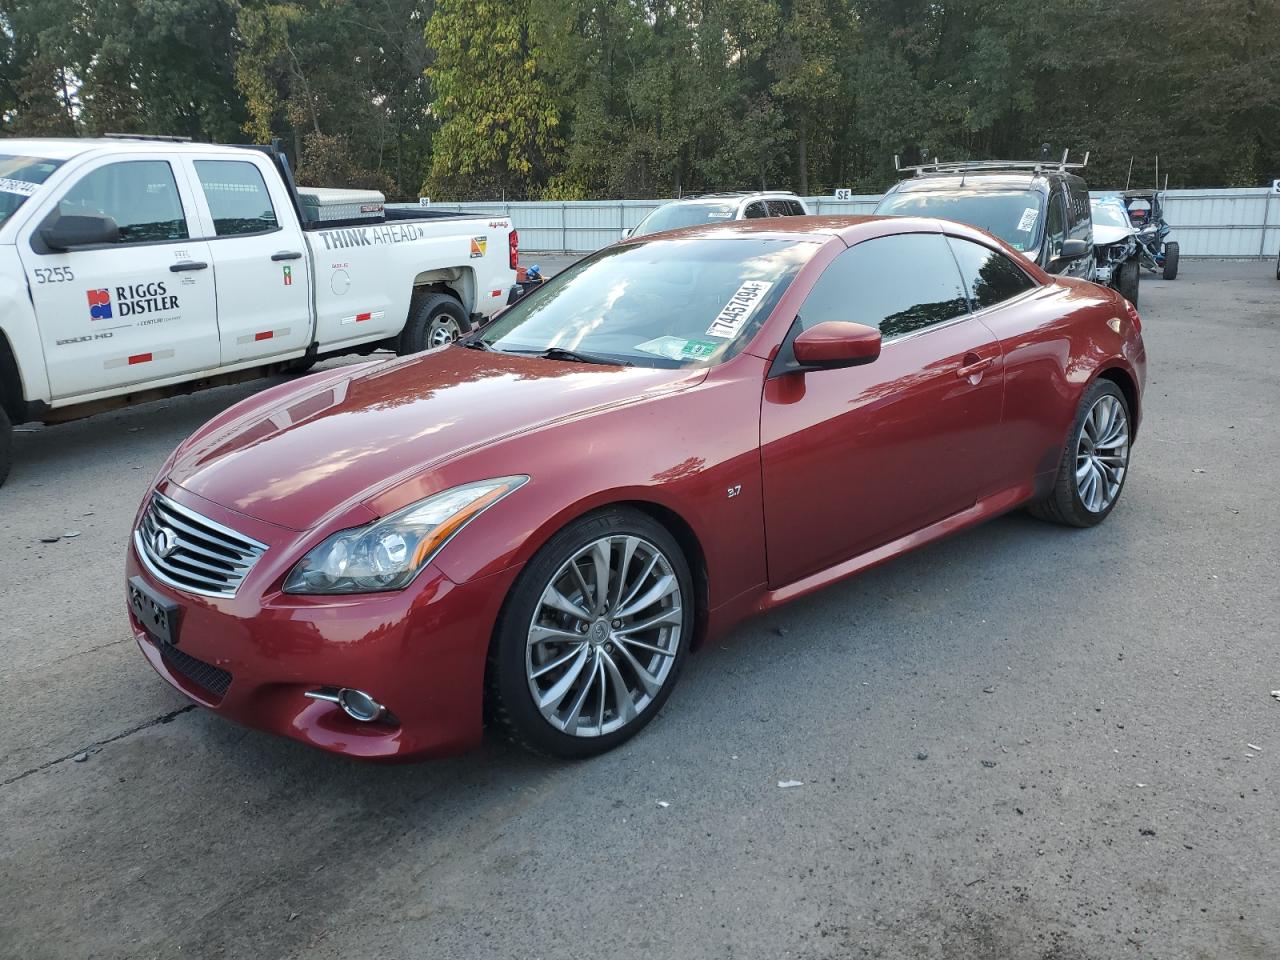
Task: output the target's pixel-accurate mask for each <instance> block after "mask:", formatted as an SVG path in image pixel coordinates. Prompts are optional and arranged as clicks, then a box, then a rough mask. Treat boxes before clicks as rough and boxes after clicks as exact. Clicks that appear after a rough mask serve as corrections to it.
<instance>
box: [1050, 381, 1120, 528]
mask: <svg viewBox="0 0 1280 960" xmlns="http://www.w3.org/2000/svg"><path fill="white" fill-rule="evenodd" d="M1105 396H1110V397H1114V398H1115V399H1116V400H1118V401H1119V402H1120V407H1121V409H1122V410H1123V411H1124V416H1125V423H1126V429H1127V432H1128V439H1129V443H1128V444H1127V445H1126V452H1125V463H1124V472H1123V474H1122V475H1121V477H1120V488H1119V489H1118V490H1116V492H1115V495H1114V496H1113V497H1112V498H1111V501H1110V503H1108V504H1107V505H1106V506H1105V507H1104V508H1103V509H1102V510H1099V511H1094V510H1090V509H1089V508H1088V507H1087V506H1086V505H1085V503H1084V501H1083V500H1082V499H1081V497H1080V492H1079V489H1078V487H1077V484H1076V457H1077V454H1078V452H1079V450H1080V445H1081V441H1080V435H1081V433H1082V432H1083V431H1084V421H1085V417H1086V415H1087V414H1088V413H1089V411H1090V410H1092V409H1093V406H1094V404H1096V403H1097V402H1098V401H1099V400H1101V399H1102V398H1103V397H1105ZM1132 439H1133V417H1132V415H1131V411H1130V410H1129V403H1128V401H1127V400H1125V397H1124V392H1123V391H1121V389H1120V388H1119V387H1117V386H1116V385H1115V384H1114V383H1112V382H1111V381H1110V380H1096V381H1094V383H1093V386H1091V387H1090V388H1089V389H1088V390H1086V391H1085V394H1084V397H1083V398H1082V399H1081V401H1080V408H1079V409H1078V410H1077V411H1076V416H1075V419H1074V420H1073V421H1072V423H1071V430H1070V432H1069V433H1068V434H1067V445H1066V447H1065V448H1064V449H1063V451H1062V461H1061V462H1060V464H1059V466H1058V475H1057V477H1056V478H1055V479H1054V484H1053V490H1052V491H1051V492H1050V493H1049V495H1048V496H1047V497H1045V498H1044V499H1043V500H1040V501H1039V502H1037V503H1033V504H1031V505H1030V506H1028V508H1027V509H1028V510H1029V511H1030V513H1031V514H1032V515H1033V516H1035V517H1039V518H1040V519H1041V520H1047V521H1049V522H1051V523H1060V524H1063V525H1065V526H1069V527H1093V526H1096V525H1097V524H1099V523H1101V522H1102V521H1103V520H1105V519H1107V517H1108V516H1110V514H1111V511H1112V510H1114V509H1115V505H1116V504H1117V503H1119V502H1120V495H1121V494H1122V493H1123V492H1124V484H1125V481H1126V480H1127V479H1128V477H1129V449H1131V444H1132Z"/></svg>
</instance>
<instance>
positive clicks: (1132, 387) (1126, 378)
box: [1080, 367, 1142, 443]
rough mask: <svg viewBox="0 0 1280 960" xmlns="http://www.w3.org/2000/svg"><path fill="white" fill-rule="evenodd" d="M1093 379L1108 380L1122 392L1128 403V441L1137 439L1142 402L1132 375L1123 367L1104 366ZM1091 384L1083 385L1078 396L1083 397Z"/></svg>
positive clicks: (1091, 382)
mask: <svg viewBox="0 0 1280 960" xmlns="http://www.w3.org/2000/svg"><path fill="white" fill-rule="evenodd" d="M1094 380H1110V381H1111V382H1112V383H1114V384H1115V385H1116V386H1117V387H1119V388H1120V392H1121V393H1123V394H1124V400H1125V403H1127V404H1128V405H1129V434H1130V440H1129V442H1130V443H1132V442H1133V441H1134V440H1136V439H1137V436H1138V425H1139V424H1140V423H1141V422H1142V409H1141V407H1142V404H1141V400H1140V398H1139V396H1138V385H1137V383H1135V382H1134V379H1133V376H1132V375H1131V374H1130V373H1129V371H1128V370H1125V369H1124V368H1123V367H1106V368H1105V369H1103V370H1099V371H1098V374H1097V376H1096V377H1094ZM1091 386H1093V381H1090V382H1089V383H1088V384H1086V385H1085V388H1084V390H1082V391H1081V393H1080V396H1082V397H1083V396H1084V394H1085V392H1087V391H1088V389H1089V387H1091Z"/></svg>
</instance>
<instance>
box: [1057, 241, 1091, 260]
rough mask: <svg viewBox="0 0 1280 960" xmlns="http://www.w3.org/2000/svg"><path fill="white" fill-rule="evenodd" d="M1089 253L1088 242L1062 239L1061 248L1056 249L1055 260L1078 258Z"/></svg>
mask: <svg viewBox="0 0 1280 960" xmlns="http://www.w3.org/2000/svg"><path fill="white" fill-rule="evenodd" d="M1088 255H1089V244H1087V243H1085V242H1084V241H1083V240H1063V241H1062V249H1061V250H1059V251H1058V256H1057V257H1055V258H1054V259H1057V260H1079V259H1080V258H1081V257H1087V256H1088Z"/></svg>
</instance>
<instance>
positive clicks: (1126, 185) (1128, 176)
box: [1124, 154, 1133, 193]
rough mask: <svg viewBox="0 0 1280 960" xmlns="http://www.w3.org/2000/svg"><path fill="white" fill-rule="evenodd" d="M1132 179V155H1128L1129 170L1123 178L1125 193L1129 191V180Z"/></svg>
mask: <svg viewBox="0 0 1280 960" xmlns="http://www.w3.org/2000/svg"><path fill="white" fill-rule="evenodd" d="M1132 179H1133V155H1132V154H1130V155H1129V172H1128V174H1127V175H1126V176H1125V178H1124V190H1125V193H1128V192H1129V181H1130V180H1132Z"/></svg>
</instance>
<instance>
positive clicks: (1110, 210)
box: [1090, 199, 1129, 230]
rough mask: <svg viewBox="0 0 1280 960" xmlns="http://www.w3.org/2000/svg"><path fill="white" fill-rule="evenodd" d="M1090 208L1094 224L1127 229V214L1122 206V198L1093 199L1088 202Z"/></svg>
mask: <svg viewBox="0 0 1280 960" xmlns="http://www.w3.org/2000/svg"><path fill="white" fill-rule="evenodd" d="M1090 209H1091V210H1092V212H1093V222H1094V223H1095V224H1096V225H1098V226H1100V227H1120V228H1121V229H1122V230H1128V229H1129V214H1128V212H1127V211H1126V210H1125V208H1124V201H1123V200H1119V199H1114V200H1094V201H1092V202H1091V203H1090Z"/></svg>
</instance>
